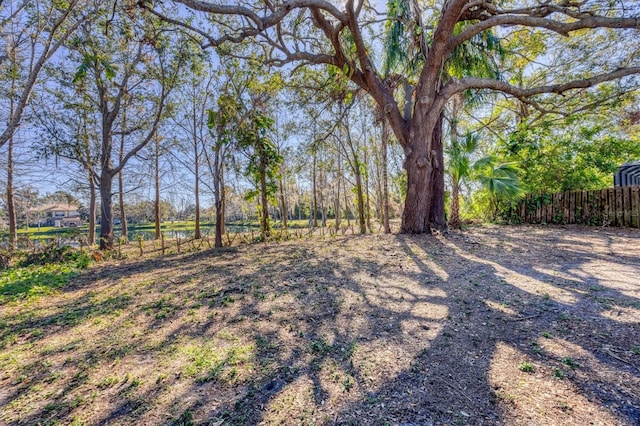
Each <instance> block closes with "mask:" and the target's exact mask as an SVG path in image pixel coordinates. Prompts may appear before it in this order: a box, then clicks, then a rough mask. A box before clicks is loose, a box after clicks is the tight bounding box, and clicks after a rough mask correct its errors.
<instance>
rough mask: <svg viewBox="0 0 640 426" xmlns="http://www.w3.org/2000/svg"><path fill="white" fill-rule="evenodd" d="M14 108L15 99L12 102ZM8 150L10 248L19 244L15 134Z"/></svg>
mask: <svg viewBox="0 0 640 426" xmlns="http://www.w3.org/2000/svg"><path fill="white" fill-rule="evenodd" d="M11 104H12V106H11V109H13V101H12V102H11ZM7 145H8V150H7V215H8V216H9V248H10V249H11V250H15V249H16V248H17V246H18V226H17V223H16V222H17V221H16V204H15V196H14V194H13V135H11V137H10V138H9V141H8V144H7Z"/></svg>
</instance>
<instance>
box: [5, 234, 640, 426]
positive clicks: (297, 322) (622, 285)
mask: <svg viewBox="0 0 640 426" xmlns="http://www.w3.org/2000/svg"><path fill="white" fill-rule="evenodd" d="M0 325H1V326H2V327H1V331H0V338H1V343H0V371H1V374H2V375H1V376H0V423H4V424H56V423H59V424H87V425H94V424H148V425H155V424H173V425H178V424H184V425H187V424H209V425H222V424H238V425H244V424H363V425H375V424H380V425H383V424H398V425H435V424H462V425H465V424H468V425H481V424H505V425H532V424H538V425H549V424H558V425H560V424H562V425H567V424H574V425H585V424H601V425H637V424H640V391H639V389H640V232H638V231H637V230H622V229H609V228H580V227H534V226H519V227H482V228H474V229H472V230H470V231H467V232H463V233H450V234H447V235H444V236H404V235H368V236H349V237H345V236H338V237H325V238H324V239H320V238H317V239H311V240H305V241H293V242H285V243H279V244H259V245H251V246H240V247H235V248H228V249H224V250H220V251H214V250H207V251H202V252H193V253H185V254H179V255H171V256H166V257H156V258H151V259H149V258H141V259H138V258H135V257H131V258H130V259H128V260H125V261H120V262H110V263H103V264H100V265H97V266H95V267H93V268H91V269H90V270H89V271H86V272H85V273H83V274H81V276H79V277H77V278H75V279H74V280H73V281H72V283H71V285H70V286H68V287H66V288H64V289H62V290H61V291H60V292H59V293H57V294H55V295H53V296H46V297H42V298H39V299H37V300H22V301H12V302H7V303H5V304H4V305H1V306H0Z"/></svg>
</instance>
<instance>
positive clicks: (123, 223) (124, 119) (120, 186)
mask: <svg viewBox="0 0 640 426" xmlns="http://www.w3.org/2000/svg"><path fill="white" fill-rule="evenodd" d="M126 126H127V102H126V96H125V97H124V98H123V103H122V135H121V137H120V154H119V157H118V158H119V162H122V157H123V155H124V138H125V135H124V133H125V132H124V131H125V129H126ZM118 202H119V203H120V226H121V227H122V235H121V238H122V239H123V240H124V242H125V243H126V242H127V241H129V236H128V232H129V231H128V229H127V215H126V212H125V209H124V183H123V180H122V170H120V173H118Z"/></svg>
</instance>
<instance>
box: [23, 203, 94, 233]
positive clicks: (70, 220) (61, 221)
mask: <svg viewBox="0 0 640 426" xmlns="http://www.w3.org/2000/svg"><path fill="white" fill-rule="evenodd" d="M31 212H32V213H33V214H34V215H35V219H36V222H37V223H38V224H40V225H41V226H55V227H59V228H61V227H69V226H71V227H74V226H82V224H83V222H82V219H80V212H79V211H78V207H77V206H73V205H71V204H45V205H42V206H40V207H36V208H34V209H31Z"/></svg>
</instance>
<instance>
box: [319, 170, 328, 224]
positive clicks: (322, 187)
mask: <svg viewBox="0 0 640 426" xmlns="http://www.w3.org/2000/svg"><path fill="white" fill-rule="evenodd" d="M325 183H326V176H325V171H324V170H320V215H321V223H322V227H323V228H326V227H327V206H326V205H325V202H324V191H325Z"/></svg>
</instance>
